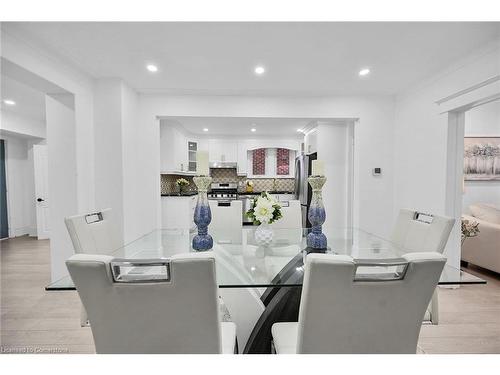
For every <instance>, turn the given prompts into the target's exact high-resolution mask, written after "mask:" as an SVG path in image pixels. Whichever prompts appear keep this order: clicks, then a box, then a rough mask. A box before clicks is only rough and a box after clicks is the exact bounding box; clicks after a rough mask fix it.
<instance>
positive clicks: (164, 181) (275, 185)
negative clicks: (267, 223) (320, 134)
mask: <svg viewBox="0 0 500 375" xmlns="http://www.w3.org/2000/svg"><path fill="white" fill-rule="evenodd" d="M210 175H211V176H212V178H213V182H219V183H226V182H237V183H238V190H239V191H240V192H244V191H245V188H246V185H245V183H246V181H248V180H250V181H252V182H253V183H254V185H253V190H254V191H256V192H260V191H266V190H267V191H273V190H275V191H287V192H288V191H289V192H293V190H294V186H295V179H293V178H277V179H273V178H247V177H245V176H238V175H237V173H236V168H221V169H211V170H210ZM178 178H185V179H186V180H188V181H189V185H188V187H187V188H186V191H196V186H195V184H194V182H193V177H192V176H181V175H176V174H162V175H161V193H162V194H172V193H177V191H178V189H177V185H176V183H175V181H176V180H177V179H178Z"/></svg>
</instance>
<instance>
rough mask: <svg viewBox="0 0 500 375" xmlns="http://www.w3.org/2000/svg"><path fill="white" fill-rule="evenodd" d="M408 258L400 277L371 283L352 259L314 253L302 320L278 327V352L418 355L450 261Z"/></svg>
mask: <svg viewBox="0 0 500 375" xmlns="http://www.w3.org/2000/svg"><path fill="white" fill-rule="evenodd" d="M403 259H404V262H403V263H402V266H404V267H405V268H403V269H402V271H401V272H400V273H398V274H397V276H398V277H396V278H394V279H390V278H378V279H377V278H376V275H375V276H374V275H373V274H370V275H368V276H369V277H372V279H370V278H365V277H362V275H360V274H358V273H357V272H356V271H357V267H358V266H359V264H357V263H356V262H355V261H354V260H353V259H352V258H351V257H350V256H347V255H332V254H309V255H308V256H307V257H306V264H305V275H304V284H303V288H302V296H301V302H300V310H299V319H298V322H291V323H275V324H274V325H273V326H272V336H273V343H274V348H275V350H276V352H277V353H278V354H293V353H311V354H312V353H318V354H320V353H331V354H334V353H415V352H416V349H417V341H418V336H419V333H420V327H421V325H422V319H423V316H424V313H425V309H426V307H427V305H428V303H429V300H430V299H431V296H432V293H433V291H434V289H435V288H436V285H437V283H438V280H439V277H440V275H441V271H442V269H443V267H444V264H445V262H446V258H445V257H444V256H443V255H441V254H439V253H433V252H431V253H410V254H406V255H404V256H403ZM358 271H359V270H358Z"/></svg>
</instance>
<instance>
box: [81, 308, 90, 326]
mask: <svg viewBox="0 0 500 375" xmlns="http://www.w3.org/2000/svg"><path fill="white" fill-rule="evenodd" d="M80 326H81V327H89V326H90V322H89V318H88V316H87V310H85V307H84V306H83V305H82V307H81V308H80Z"/></svg>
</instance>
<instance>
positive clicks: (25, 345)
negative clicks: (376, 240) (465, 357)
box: [0, 237, 500, 353]
mask: <svg viewBox="0 0 500 375" xmlns="http://www.w3.org/2000/svg"><path fill="white" fill-rule="evenodd" d="M0 246H1V284H0V288H1V289H0V290H1V322H0V324H1V341H0V345H1V351H2V352H3V353H8V352H34V353H94V352H95V350H94V345H93V339H92V333H91V331H90V328H82V327H80V302H79V298H78V295H77V293H76V292H75V291H61V292H53V291H52V292H46V291H45V289H44V287H45V286H46V285H47V284H48V283H49V281H50V254H49V241H48V240H41V241H38V240H36V239H32V238H29V237H18V238H15V239H9V240H4V241H0ZM469 271H470V272H471V273H474V274H477V275H479V276H480V277H483V278H486V279H487V280H488V284H487V285H470V286H463V287H460V288H458V289H445V288H440V289H439V304H440V324H439V325H437V326H432V325H424V326H423V327H422V330H421V333H420V340H419V352H423V353H500V277H499V275H498V274H494V273H491V272H488V271H485V270H480V269H478V268H472V267H470V268H469Z"/></svg>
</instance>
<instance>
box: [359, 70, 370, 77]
mask: <svg viewBox="0 0 500 375" xmlns="http://www.w3.org/2000/svg"><path fill="white" fill-rule="evenodd" d="M358 74H359V75H360V77H364V76H367V75H368V74H370V69H368V68H364V69H361V70H360V71H359V73H358Z"/></svg>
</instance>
